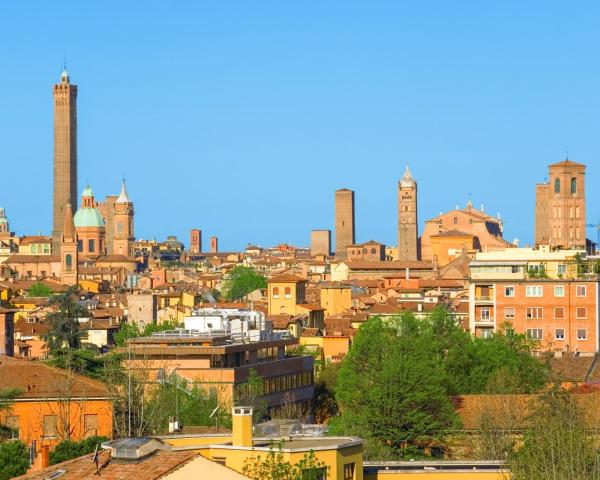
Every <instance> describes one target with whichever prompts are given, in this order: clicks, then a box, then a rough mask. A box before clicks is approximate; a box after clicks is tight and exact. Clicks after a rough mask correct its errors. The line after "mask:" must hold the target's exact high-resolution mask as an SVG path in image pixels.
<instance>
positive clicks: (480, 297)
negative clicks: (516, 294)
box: [475, 295, 494, 302]
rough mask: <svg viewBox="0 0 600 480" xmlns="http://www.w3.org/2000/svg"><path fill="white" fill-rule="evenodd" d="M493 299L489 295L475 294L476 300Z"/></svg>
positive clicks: (486, 300)
mask: <svg viewBox="0 0 600 480" xmlns="http://www.w3.org/2000/svg"><path fill="white" fill-rule="evenodd" d="M493 300H494V297H492V296H491V295H477V296H475V301H476V302H491V301H493Z"/></svg>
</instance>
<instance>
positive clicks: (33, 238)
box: [19, 235, 52, 246]
mask: <svg viewBox="0 0 600 480" xmlns="http://www.w3.org/2000/svg"><path fill="white" fill-rule="evenodd" d="M51 242H52V239H51V238H50V237H46V236H44V235H28V236H26V237H21V240H20V241H19V246H21V245H31V244H32V243H51Z"/></svg>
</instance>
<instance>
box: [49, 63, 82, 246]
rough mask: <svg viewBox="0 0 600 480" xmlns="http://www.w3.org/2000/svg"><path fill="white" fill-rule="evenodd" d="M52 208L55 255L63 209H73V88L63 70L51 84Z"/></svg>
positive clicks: (74, 200) (75, 185)
mask: <svg viewBox="0 0 600 480" xmlns="http://www.w3.org/2000/svg"><path fill="white" fill-rule="evenodd" d="M53 94H54V208H53V218H52V251H53V253H58V250H59V248H60V243H61V240H62V233H63V226H64V223H65V208H66V206H67V204H69V203H70V204H71V206H72V209H73V210H77V85H71V82H70V80H69V74H68V73H67V70H66V69H65V70H63V72H62V74H61V76H60V83H59V84H57V85H54V88H53Z"/></svg>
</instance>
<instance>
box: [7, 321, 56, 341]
mask: <svg viewBox="0 0 600 480" xmlns="http://www.w3.org/2000/svg"><path fill="white" fill-rule="evenodd" d="M49 331H50V327H48V326H47V325H46V324H45V323H43V322H36V323H27V321H26V320H25V318H20V319H19V320H17V321H16V322H15V332H19V333H20V334H21V335H22V336H24V337H41V336H43V335H46V334H47V333H48V332H49Z"/></svg>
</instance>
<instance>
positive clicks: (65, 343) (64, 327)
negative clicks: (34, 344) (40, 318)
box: [44, 286, 88, 352]
mask: <svg viewBox="0 0 600 480" xmlns="http://www.w3.org/2000/svg"><path fill="white" fill-rule="evenodd" d="M76 289H77V287H75V286H74V287H71V288H69V289H68V290H67V291H66V292H65V293H62V294H60V295H55V296H53V297H52V298H51V299H50V306H51V307H53V308H54V311H53V312H51V313H49V314H48V315H47V316H46V321H47V322H48V324H49V326H50V331H49V332H48V334H47V335H46V336H45V337H44V340H45V341H46V344H47V345H48V349H49V350H50V351H51V352H54V351H56V350H58V349H61V348H63V347H68V348H80V347H81V331H80V329H79V320H78V319H79V318H82V317H86V316H87V315H88V312H87V310H86V308H85V307H83V306H81V305H80V304H78V303H77V302H76V300H75V299H74V296H75V293H76Z"/></svg>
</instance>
